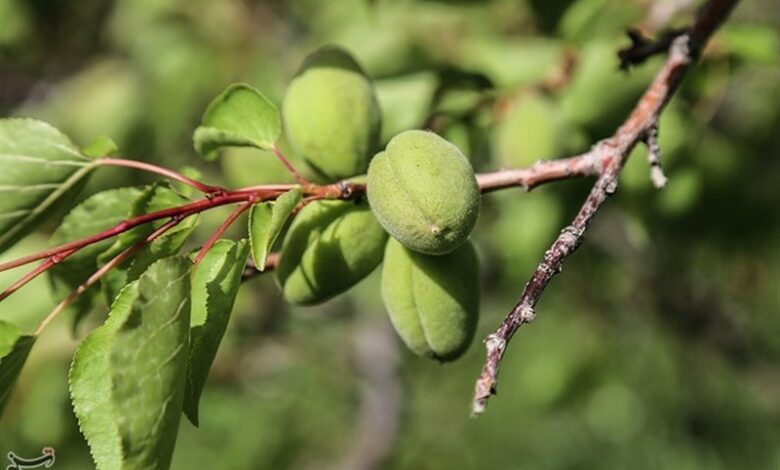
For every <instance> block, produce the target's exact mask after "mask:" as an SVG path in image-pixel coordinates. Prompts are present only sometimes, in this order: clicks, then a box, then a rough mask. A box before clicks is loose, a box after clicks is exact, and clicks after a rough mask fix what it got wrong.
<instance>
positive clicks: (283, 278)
mask: <svg viewBox="0 0 780 470" xmlns="http://www.w3.org/2000/svg"><path fill="white" fill-rule="evenodd" d="M386 241H387V233H386V232H385V231H384V230H383V229H382V227H381V226H380V225H379V223H378V222H377V221H376V219H375V218H374V215H373V214H372V213H371V210H370V209H369V207H368V204H366V203H365V202H364V203H359V204H356V203H354V202H352V201H318V202H312V203H310V204H309V205H307V206H306V207H305V208H304V209H303V210H301V212H300V213H299V214H298V215H297V216H296V217H295V219H294V221H293V223H292V225H291V226H290V230H289V231H288V233H287V236H286V237H285V240H284V244H283V246H282V255H281V258H280V259H279V266H278V268H277V271H276V273H277V279H278V280H279V284H280V285H281V286H282V291H283V293H284V297H285V299H286V300H287V301H288V302H290V303H292V304H297V305H314V304H318V303H322V302H324V301H326V300H328V299H330V298H332V297H334V296H336V295H338V294H341V293H342V292H345V291H346V290H348V289H349V288H350V287H352V286H353V285H355V284H357V283H358V282H359V281H360V280H362V279H363V278H364V277H366V276H367V275H369V274H370V273H371V271H373V270H374V269H375V268H376V267H377V266H378V265H379V263H380V262H381V261H382V252H383V250H384V245H385V242H386Z"/></svg>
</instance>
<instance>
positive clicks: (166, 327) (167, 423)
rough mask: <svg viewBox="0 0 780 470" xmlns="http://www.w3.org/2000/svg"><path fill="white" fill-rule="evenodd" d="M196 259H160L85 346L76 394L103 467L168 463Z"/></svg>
mask: <svg viewBox="0 0 780 470" xmlns="http://www.w3.org/2000/svg"><path fill="white" fill-rule="evenodd" d="M190 267H191V263H190V261H189V260H187V259H186V258H184V257H172V258H166V259H163V260H160V261H157V262H156V263H154V264H153V265H152V266H150V267H149V269H148V270H147V271H146V272H145V273H144V274H143V275H142V276H141V278H140V279H139V280H138V281H136V282H133V283H130V284H128V285H127V286H126V287H125V288H124V289H122V291H121V292H120V293H119V295H118V296H117V299H116V301H115V302H114V304H113V305H112V308H111V314H110V315H109V318H108V320H107V321H106V323H105V324H104V325H103V326H101V327H100V328H98V329H96V330H95V331H93V332H92V334H90V335H89V336H88V337H87V338H86V339H85V340H84V341H83V342H82V344H81V345H80V346H79V348H78V349H77V351H76V354H75V356H74V359H73V364H72V366H71V372H70V388H71V400H72V401H73V408H74V410H75V412H76V417H77V418H78V421H79V426H80V428H81V431H82V433H83V434H84V437H85V438H86V439H87V443H88V444H89V446H90V451H91V452H92V457H93V459H94V461H95V464H96V466H97V468H98V469H99V470H104V469H112V470H113V469H122V470H131V469H166V468H168V466H169V465H170V461H171V456H172V454H173V447H174V443H175V441H176V435H177V433H178V428H179V421H180V420H179V414H180V413H181V409H182V400H183V396H184V384H185V377H186V369H187V350H188V339H189V325H190V317H189V313H190V303H189V299H190V283H189V274H190Z"/></svg>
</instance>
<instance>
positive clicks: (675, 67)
mask: <svg viewBox="0 0 780 470" xmlns="http://www.w3.org/2000/svg"><path fill="white" fill-rule="evenodd" d="M738 1H739V0H710V1H709V2H707V3H706V4H705V5H704V6H703V7H702V8H701V9H700V10H699V14H698V15H697V18H696V21H695V22H694V25H693V26H692V27H691V28H690V29H689V30H688V32H687V33H686V34H684V35H682V36H680V37H678V38H676V39H675V40H674V41H673V42H672V45H671V48H670V50H669V56H668V58H667V60H666V62H665V63H664V65H663V67H662V68H661V70H660V72H659V73H658V75H657V76H656V77H655V79H654V80H653V82H652V83H651V84H650V86H649V87H648V89H647V91H645V93H644V95H642V97H641V98H640V100H639V102H638V103H637V105H636V106H635V108H634V109H633V111H632V112H631V114H630V115H629V116H628V118H627V119H626V121H625V122H624V123H623V125H621V126H620V128H618V130H617V131H616V132H615V134H614V135H613V136H612V137H610V138H608V139H604V140H602V141H600V142H599V143H597V144H596V145H595V146H594V147H593V148H592V149H591V151H590V152H588V153H587V154H585V155H581V156H580V157H579V158H581V159H583V160H591V159H592V160H594V161H596V162H598V163H597V166H598V167H599V169H600V170H599V177H598V179H597V180H596V183H595V184H594V185H593V188H592V189H591V191H590V194H588V197H587V198H586V199H585V202H584V204H583V205H582V207H581V208H580V210H579V212H578V213H577V216H576V217H575V218H574V220H573V221H572V223H571V224H570V225H569V226H567V227H565V228H564V229H563V230H562V231H561V233H560V235H559V236H558V238H557V239H556V240H555V242H553V244H552V246H551V247H550V249H549V250H547V252H546V253H545V255H544V258H543V260H542V262H541V263H540V264H539V266H538V267H537V268H536V271H535V272H534V273H533V275H532V276H531V279H530V280H529V281H528V283H527V284H526V285H525V288H524V289H523V293H522V295H521V296H520V300H519V301H518V302H517V304H516V305H515V307H514V308H513V309H512V311H511V312H510V313H509V315H508V316H507V318H506V319H505V320H504V322H503V323H502V324H501V325H500V326H499V327H498V329H497V330H496V331H495V332H493V333H492V334H490V335H489V336H488V337H487V338H486V339H485V347H486V349H487V359H486V362H485V365H484V366H483V368H482V373H481V374H480V376H479V378H478V379H477V383H476V386H475V390H474V401H473V402H472V413H473V414H478V413H481V412H482V411H484V410H485V407H486V406H487V401H488V399H489V398H490V396H491V395H493V394H495V393H496V382H497V379H498V371H499V366H500V363H501V358H502V357H503V355H504V352H505V351H506V346H507V344H508V342H509V341H510V340H511V339H512V336H513V335H514V334H515V332H516V331H517V329H518V328H519V327H520V326H522V325H523V324H525V323H529V322H531V321H533V319H534V317H535V312H534V307H535V306H536V303H537V302H538V300H539V298H540V297H541V296H542V293H543V292H544V290H545V288H546V287H547V285H548V284H549V282H550V280H551V279H552V278H553V276H555V275H556V274H557V273H559V272H560V271H561V267H562V266H563V262H564V260H565V259H566V258H567V257H568V256H569V255H570V254H571V253H573V252H574V251H575V250H576V249H577V247H579V245H580V244H581V243H582V240H583V236H584V233H585V230H586V229H587V228H588V225H590V222H591V221H592V220H593V217H594V216H595V214H596V212H597V211H598V209H599V208H600V207H601V205H602V204H603V203H604V202H605V201H606V200H607V198H608V197H609V196H610V195H612V194H613V193H614V192H615V190H616V189H617V184H618V176H619V175H620V172H621V170H622V169H623V165H624V164H625V162H626V160H627V159H628V156H629V155H630V153H631V150H633V148H634V147H635V146H636V145H637V143H639V142H641V141H646V140H647V139H648V136H651V135H654V134H653V133H654V132H655V131H656V130H657V126H658V118H659V115H660V113H661V111H662V110H663V108H664V106H665V105H666V103H668V102H669V99H671V97H672V95H673V94H674V92H675V91H676V90H677V88H678V87H679V84H680V82H681V80H682V78H683V76H684V75H685V72H686V71H687V70H688V69H689V68H690V66H691V64H692V63H693V61H694V60H695V59H696V58H697V57H698V55H699V53H700V52H701V50H702V49H703V47H704V46H705V44H706V42H707V40H708V39H709V37H710V36H711V35H712V33H713V32H714V31H715V30H716V29H717V28H718V27H719V26H720V24H721V23H722V22H723V21H724V20H725V19H726V17H727V16H728V15H729V13H730V12H731V10H732V9H733V8H734V6H735V5H736V4H737V2H738ZM650 139H653V137H650Z"/></svg>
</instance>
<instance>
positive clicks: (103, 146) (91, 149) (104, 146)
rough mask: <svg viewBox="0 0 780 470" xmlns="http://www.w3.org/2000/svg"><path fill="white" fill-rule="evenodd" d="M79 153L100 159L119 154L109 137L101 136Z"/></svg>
mask: <svg viewBox="0 0 780 470" xmlns="http://www.w3.org/2000/svg"><path fill="white" fill-rule="evenodd" d="M81 151H82V152H83V153H84V155H86V156H88V157H91V158H100V157H107V156H109V155H115V154H116V153H117V152H119V147H118V146H117V145H116V143H115V142H114V141H113V140H111V138H110V137H106V136H104V135H101V136H100V137H98V138H97V139H95V140H93V141H92V142H90V143H89V144H88V145H87V146H85V147H83V148H82V149H81Z"/></svg>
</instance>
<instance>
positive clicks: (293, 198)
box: [249, 189, 303, 271]
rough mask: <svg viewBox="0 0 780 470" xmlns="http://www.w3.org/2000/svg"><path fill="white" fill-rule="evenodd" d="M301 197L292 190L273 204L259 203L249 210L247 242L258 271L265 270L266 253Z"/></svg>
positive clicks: (298, 192) (297, 190) (297, 192)
mask: <svg viewBox="0 0 780 470" xmlns="http://www.w3.org/2000/svg"><path fill="white" fill-rule="evenodd" d="M301 197H303V193H302V192H301V190H300V189H293V190H291V191H287V192H286V193H284V194H282V195H281V196H279V197H278V198H277V199H276V201H275V202H273V203H269V202H261V203H258V204H255V205H254V206H252V208H251V209H250V210H249V242H250V244H251V245H252V259H253V260H254V262H255V266H256V267H257V269H258V270H260V271H263V270H264V269H265V262H266V259H267V258H268V253H269V252H270V251H271V247H272V246H273V244H274V241H276V238H277V237H278V236H279V233H280V232H281V231H282V229H283V228H284V224H285V222H287V219H289V218H290V214H292V211H293V209H295V206H296V205H298V202H300V200H301Z"/></svg>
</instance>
